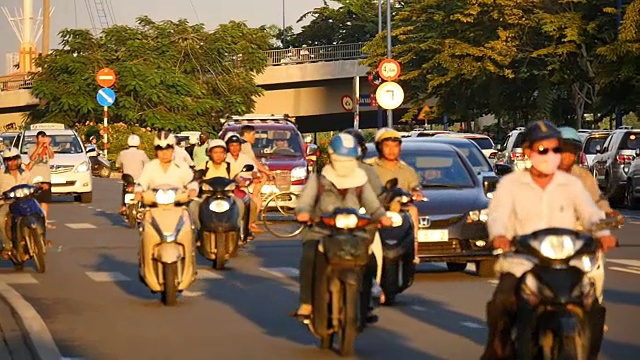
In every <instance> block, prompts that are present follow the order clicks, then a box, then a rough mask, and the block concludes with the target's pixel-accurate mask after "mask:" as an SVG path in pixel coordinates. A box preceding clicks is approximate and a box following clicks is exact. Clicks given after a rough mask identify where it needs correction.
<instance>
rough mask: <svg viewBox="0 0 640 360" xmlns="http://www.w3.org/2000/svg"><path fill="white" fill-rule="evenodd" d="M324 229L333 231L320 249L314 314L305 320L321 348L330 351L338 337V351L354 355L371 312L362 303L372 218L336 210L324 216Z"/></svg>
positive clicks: (314, 292) (315, 277)
mask: <svg viewBox="0 0 640 360" xmlns="http://www.w3.org/2000/svg"><path fill="white" fill-rule="evenodd" d="M320 219H321V222H319V223H318V224H316V225H313V226H321V227H324V228H326V229H328V230H329V231H330V234H329V235H327V236H326V237H325V238H323V239H322V240H321V242H320V245H319V246H318V254H317V256H316V263H315V269H314V280H313V297H312V307H313V312H312V314H311V316H310V317H309V318H304V319H302V320H303V322H304V323H305V324H306V325H307V326H308V327H309V330H310V331H311V333H313V334H314V335H315V336H316V337H318V338H320V347H321V348H322V349H330V348H332V346H333V343H334V336H335V335H336V334H337V335H338V344H337V345H338V351H339V353H340V354H341V355H342V356H350V355H351V354H353V351H354V342H355V339H356V336H357V335H358V333H360V331H361V329H362V328H363V327H364V325H363V324H364V322H365V321H364V319H365V318H366V314H367V312H368V309H367V308H363V307H361V306H360V304H361V299H360V296H361V291H362V289H361V284H362V275H363V272H364V271H365V266H366V265H367V264H368V263H369V242H370V237H369V235H368V234H367V232H366V231H365V227H366V226H367V225H368V224H369V223H370V222H371V218H370V217H369V216H365V215H361V214H359V213H358V211H357V210H356V209H340V208H338V209H335V210H334V212H333V213H331V214H323V215H321V217H320Z"/></svg>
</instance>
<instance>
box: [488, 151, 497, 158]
mask: <svg viewBox="0 0 640 360" xmlns="http://www.w3.org/2000/svg"><path fill="white" fill-rule="evenodd" d="M496 156H498V152H497V151H494V152H492V153H491V154H489V159H495V158H496Z"/></svg>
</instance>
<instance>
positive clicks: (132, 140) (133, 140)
mask: <svg viewBox="0 0 640 360" xmlns="http://www.w3.org/2000/svg"><path fill="white" fill-rule="evenodd" d="M127 145H129V147H138V146H140V137H139V136H138V135H135V134H131V135H129V138H127Z"/></svg>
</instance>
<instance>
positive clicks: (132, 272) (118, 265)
mask: <svg viewBox="0 0 640 360" xmlns="http://www.w3.org/2000/svg"><path fill="white" fill-rule="evenodd" d="M98 256H99V259H98V261H97V262H96V264H95V265H94V266H92V267H91V269H92V271H107V272H113V271H118V272H119V273H121V274H122V275H124V276H126V277H128V278H129V279H131V281H114V282H113V283H114V284H115V285H116V286H117V287H119V288H120V290H122V291H123V292H124V293H125V294H127V295H129V296H132V297H136V298H139V299H144V300H157V299H158V298H159V296H160V295H156V294H152V293H151V292H150V291H149V289H148V288H147V287H146V286H145V285H144V284H143V283H141V282H140V281H139V280H138V278H139V276H138V274H139V269H138V264H137V263H131V262H127V261H123V260H120V259H118V258H117V257H115V256H114V255H111V254H108V253H101V254H99V255H98Z"/></svg>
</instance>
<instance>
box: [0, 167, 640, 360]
mask: <svg viewBox="0 0 640 360" xmlns="http://www.w3.org/2000/svg"><path fill="white" fill-rule="evenodd" d="M94 186H95V192H94V202H93V204H88V205H81V204H77V203H70V202H56V203H55V204H53V205H52V207H51V219H52V220H54V221H55V223H54V224H55V225H56V226H57V229H55V230H52V231H50V233H49V239H50V240H52V241H53V246H52V247H51V248H50V250H49V252H48V254H47V261H48V268H47V272H46V273H45V274H36V273H35V272H34V271H33V270H32V268H30V269H28V270H25V272H24V273H22V274H16V273H14V272H13V271H12V269H11V268H10V267H9V265H8V264H6V263H3V264H2V269H0V282H5V283H8V284H9V285H10V286H11V287H13V288H14V289H15V290H17V291H18V292H19V293H20V294H21V295H22V296H23V297H24V298H25V299H26V300H27V301H28V302H29V303H30V304H31V305H33V307H35V309H36V310H37V311H38V313H39V314H40V316H41V317H42V319H43V320H44V322H45V323H46V325H47V326H48V328H49V330H50V332H51V334H52V335H53V338H54V339H55V342H56V344H57V346H58V348H59V349H60V352H61V353H62V355H64V356H65V357H69V358H83V359H91V360H100V359H105V360H113V359H119V360H120V359H122V360H126V359H136V360H145V359H154V360H157V359H209V358H212V357H213V358H229V359H307V360H314V359H319V360H324V359H336V358H337V355H335V354H333V353H331V352H327V351H321V350H319V349H317V347H316V346H315V345H316V344H317V340H316V339H315V338H314V337H313V336H312V335H311V334H310V333H309V332H308V331H307V328H306V327H305V326H303V325H302V324H300V323H298V322H297V321H295V320H294V319H292V318H290V317H289V316H288V314H289V313H290V312H291V311H293V310H294V309H295V307H296V305H297V300H298V290H297V279H296V276H297V272H298V271H297V268H298V261H299V260H298V259H299V256H300V243H299V241H298V240H277V239H272V238H269V237H267V236H260V237H259V238H258V239H257V240H256V241H254V242H253V243H252V244H251V245H250V247H249V248H248V249H246V250H243V252H242V253H241V255H240V256H239V257H238V258H236V259H233V260H232V262H230V263H229V269H228V270H225V271H221V272H215V271H213V270H211V269H210V267H211V266H210V264H209V263H207V262H206V261H204V260H203V259H202V258H199V260H198V261H199V268H200V269H199V278H200V280H199V281H197V282H196V283H195V284H194V285H193V286H192V287H191V288H190V289H189V290H188V291H187V292H185V293H184V294H183V296H182V297H181V298H180V299H179V304H178V306H177V307H173V308H167V307H164V306H162V305H161V304H160V302H159V296H158V295H153V294H151V293H150V292H149V291H148V290H147V289H146V287H145V286H144V285H143V284H142V283H140V282H139V281H138V276H137V251H138V250H137V248H138V239H137V233H136V231H135V230H131V229H128V228H126V227H125V225H124V223H123V221H122V220H121V218H120V216H118V215H116V212H117V210H118V208H119V199H118V196H119V191H120V190H119V186H120V185H119V184H118V182H117V181H115V180H108V179H96V180H95V183H94ZM626 215H631V217H629V218H628V219H627V220H628V223H627V225H626V226H625V227H624V228H623V229H622V230H620V231H619V234H618V235H619V236H620V239H621V243H622V246H621V247H620V248H618V249H615V250H613V251H612V252H611V253H610V255H609V260H608V263H607V273H606V275H607V284H606V292H605V302H606V304H607V306H608V321H607V324H608V326H609V332H608V333H606V335H605V342H604V345H603V351H602V356H601V359H616V360H620V359H635V358H637V354H638V353H640V338H638V333H640V322H639V321H637V319H640V285H639V284H640V281H639V280H640V239H638V236H637V234H640V212H635V213H630V212H626ZM633 217H635V218H633ZM420 270H421V273H420V274H419V275H418V276H417V279H416V282H415V284H414V285H413V287H411V288H410V289H409V290H408V291H407V292H406V293H405V294H402V295H401V296H400V297H399V298H398V304H397V305H396V306H394V307H388V308H387V307H385V308H381V309H379V310H378V313H379V315H380V322H379V323H378V324H376V325H375V326H372V327H369V328H368V329H367V330H366V331H365V332H364V333H363V334H361V335H360V337H359V338H358V340H357V342H356V354H357V355H356V357H355V358H360V359H371V360H373V359H389V358H398V359H403V360H405V359H407V360H408V359H477V358H479V356H480V353H481V351H482V344H483V343H484V341H485V337H486V328H485V322H484V307H485V303H486V301H487V300H488V299H489V298H490V296H491V293H492V291H493V288H494V287H495V280H489V279H481V278H478V277H476V276H475V275H473V274H472V273H449V272H446V271H445V269H444V265H442V266H440V265H439V264H435V265H421V266H420Z"/></svg>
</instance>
